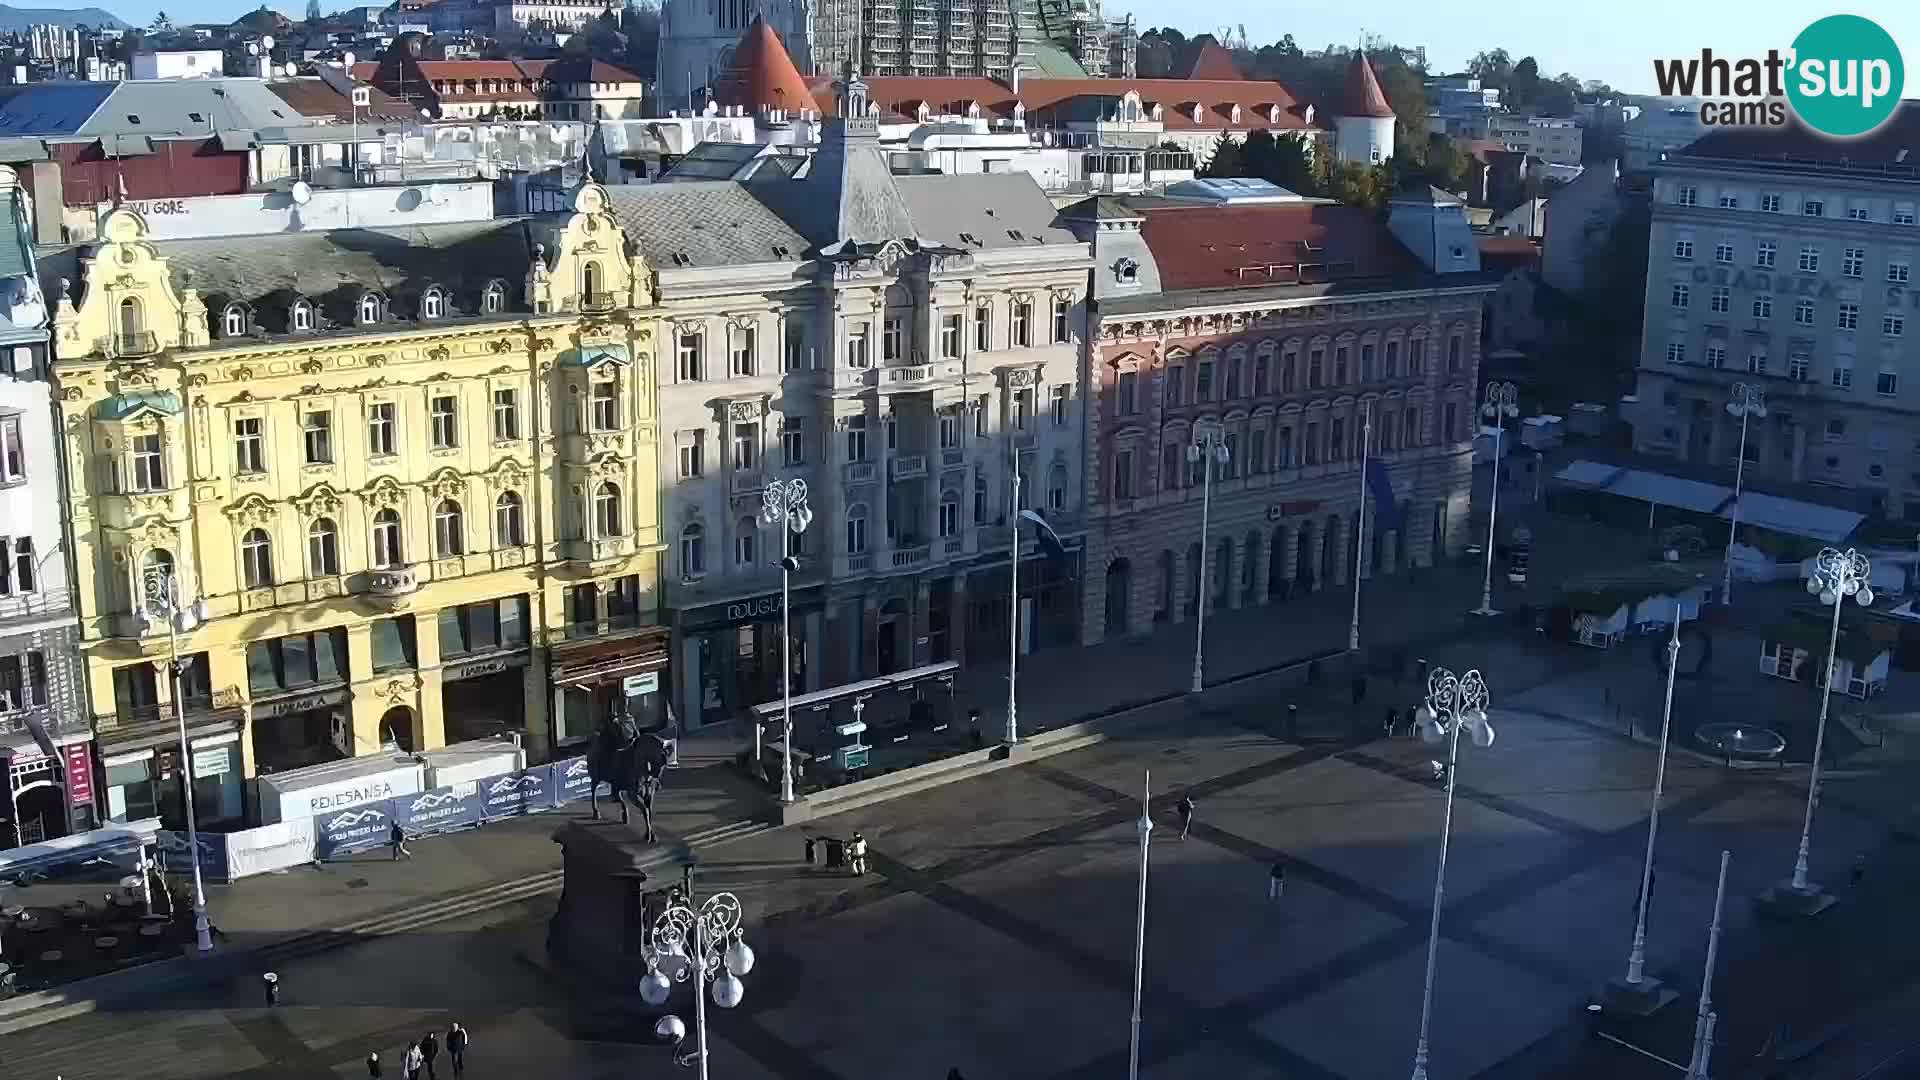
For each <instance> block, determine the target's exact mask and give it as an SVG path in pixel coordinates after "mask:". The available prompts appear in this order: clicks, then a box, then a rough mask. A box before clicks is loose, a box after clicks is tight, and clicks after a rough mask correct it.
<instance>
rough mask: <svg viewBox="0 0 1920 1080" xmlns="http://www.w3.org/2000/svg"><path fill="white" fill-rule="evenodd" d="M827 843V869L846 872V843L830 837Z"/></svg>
mask: <svg viewBox="0 0 1920 1080" xmlns="http://www.w3.org/2000/svg"><path fill="white" fill-rule="evenodd" d="M826 841H827V869H829V870H844V869H846V866H847V844H846V841H844V840H840V839H837V838H835V837H832V836H829V837H827V838H826Z"/></svg>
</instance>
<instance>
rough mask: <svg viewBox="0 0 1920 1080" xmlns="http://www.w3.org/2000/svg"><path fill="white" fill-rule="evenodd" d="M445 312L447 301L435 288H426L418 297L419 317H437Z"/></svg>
mask: <svg viewBox="0 0 1920 1080" xmlns="http://www.w3.org/2000/svg"><path fill="white" fill-rule="evenodd" d="M446 313H447V302H446V299H445V298H444V297H442V296H441V295H440V290H439V289H437V288H434V289H428V290H427V291H426V292H425V293H424V294H422V295H421V297H420V317H421V318H423V319H438V318H440V317H441V316H442V315H445V314H446Z"/></svg>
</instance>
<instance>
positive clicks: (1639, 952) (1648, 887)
mask: <svg viewBox="0 0 1920 1080" xmlns="http://www.w3.org/2000/svg"><path fill="white" fill-rule="evenodd" d="M1679 667H1680V598H1679V597H1678V596H1675V597H1674V600H1673V636H1672V637H1670V638H1668V639H1667V700H1666V705H1665V707H1664V708H1663V709H1662V710H1661V712H1660V757H1659V760H1658V761H1657V762H1656V763H1655V765H1654V767H1653V805H1652V807H1651V808H1650V809H1649V810H1648V811H1647V857H1646V860H1645V861H1644V862H1643V863H1641V865H1640V904H1639V913H1638V914H1637V915H1636V916H1635V917H1634V921H1633V947H1632V948H1631V949H1630V950H1628V952H1627V975H1626V978H1625V979H1623V980H1621V981H1619V982H1616V983H1613V984H1612V985H1611V986H1609V987H1608V988H1607V989H1608V991H1609V994H1608V996H1609V998H1610V999H1611V1000H1612V1003H1613V1004H1614V1007H1615V1008H1617V1009H1620V1010H1622V1011H1627V1012H1632V1013H1634V1014H1635V1015H1638V1016H1646V1015H1649V1014H1651V1013H1654V1012H1657V1011H1659V1009H1660V1008H1661V1007H1662V1006H1665V1005H1666V1004H1667V1003H1669V1002H1671V1001H1673V1000H1674V999H1675V998H1677V997H1679V996H1680V995H1679V994H1678V993H1676V992H1675V991H1673V990H1670V989H1668V988H1667V987H1666V986H1665V985H1663V984H1662V983H1661V982H1660V980H1659V979H1650V978H1648V977H1647V974H1646V970H1647V907H1648V905H1649V904H1650V903H1651V902H1652V900H1653V844H1654V838H1655V837H1657V836H1658V835H1659V834H1660V797H1661V794H1662V793H1663V792H1664V791H1665V790H1666V784H1667V733H1668V732H1669V731H1671V730H1672V725H1673V680H1674V676H1675V675H1676V674H1678V672H1679Z"/></svg>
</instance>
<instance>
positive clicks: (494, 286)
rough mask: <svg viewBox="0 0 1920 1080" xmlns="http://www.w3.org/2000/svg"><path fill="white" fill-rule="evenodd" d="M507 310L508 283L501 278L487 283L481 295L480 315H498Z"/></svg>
mask: <svg viewBox="0 0 1920 1080" xmlns="http://www.w3.org/2000/svg"><path fill="white" fill-rule="evenodd" d="M506 308H507V283H506V282H504V281H501V280H500V279H499V278H494V279H493V280H492V281H489V282H487V287H486V289H485V290H484V291H482V292H481V293H480V314H482V315H498V314H500V313H501V312H502V311H505V310H506Z"/></svg>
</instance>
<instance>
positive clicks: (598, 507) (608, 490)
mask: <svg viewBox="0 0 1920 1080" xmlns="http://www.w3.org/2000/svg"><path fill="white" fill-rule="evenodd" d="M593 523H594V528H595V529H596V530H597V531H598V533H599V535H600V536H602V537H607V536H619V535H620V485H618V484H615V483H612V482H611V481H609V482H607V483H604V484H601V485H600V487H599V490H597V491H595V492H594V493H593Z"/></svg>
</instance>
